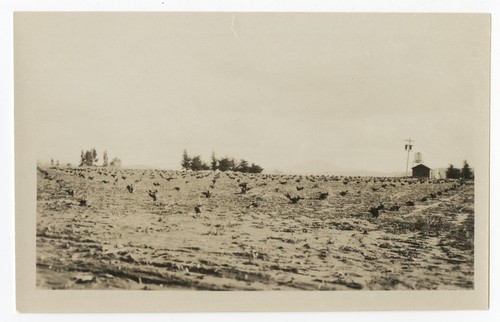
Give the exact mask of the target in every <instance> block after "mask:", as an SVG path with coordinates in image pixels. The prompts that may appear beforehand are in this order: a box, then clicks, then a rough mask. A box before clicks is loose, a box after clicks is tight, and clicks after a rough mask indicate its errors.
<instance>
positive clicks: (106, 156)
mask: <svg viewBox="0 0 500 322" xmlns="http://www.w3.org/2000/svg"><path fill="white" fill-rule="evenodd" d="M102 166H103V167H107V166H109V163H108V151H106V150H105V151H104V154H103V155H102Z"/></svg>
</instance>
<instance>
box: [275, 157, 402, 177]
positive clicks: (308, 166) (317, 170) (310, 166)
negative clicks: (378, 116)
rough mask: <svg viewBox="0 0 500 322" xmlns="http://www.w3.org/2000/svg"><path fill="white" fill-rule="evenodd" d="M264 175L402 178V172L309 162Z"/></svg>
mask: <svg viewBox="0 0 500 322" xmlns="http://www.w3.org/2000/svg"><path fill="white" fill-rule="evenodd" d="M266 173H274V174H279V173H284V174H301V175H339V176H373V177H403V176H404V175H405V173H404V172H399V171H393V172H380V171H367V170H358V169H345V168H343V167H340V166H338V165H336V164H333V163H331V162H329V161H324V160H311V161H306V162H301V163H298V164H294V165H289V166H285V167H283V168H280V169H271V170H268V171H266Z"/></svg>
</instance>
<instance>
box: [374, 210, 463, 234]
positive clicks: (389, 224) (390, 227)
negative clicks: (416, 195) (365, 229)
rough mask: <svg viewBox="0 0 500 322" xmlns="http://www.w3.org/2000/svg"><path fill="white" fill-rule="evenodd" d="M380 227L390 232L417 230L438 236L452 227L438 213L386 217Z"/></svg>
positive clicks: (402, 232)
mask: <svg viewBox="0 0 500 322" xmlns="http://www.w3.org/2000/svg"><path fill="white" fill-rule="evenodd" d="M381 225H382V227H383V228H385V229H386V230H387V231H388V232H390V233H401V234H404V233H407V232H417V233H420V234H422V235H426V236H440V235H441V234H443V233H445V232H448V231H449V230H450V229H451V228H452V226H453V225H452V224H451V223H450V222H449V221H447V220H446V218H444V217H442V216H438V215H416V216H413V217H409V218H394V217H391V218H386V219H385V220H384V221H383V223H381Z"/></svg>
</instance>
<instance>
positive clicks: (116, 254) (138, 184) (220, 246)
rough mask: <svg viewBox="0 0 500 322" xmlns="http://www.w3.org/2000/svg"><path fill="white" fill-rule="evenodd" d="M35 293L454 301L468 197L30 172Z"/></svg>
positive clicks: (470, 216) (447, 192)
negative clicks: (311, 294) (382, 296)
mask: <svg viewBox="0 0 500 322" xmlns="http://www.w3.org/2000/svg"><path fill="white" fill-rule="evenodd" d="M37 176H38V187H37V259H36V263H37V287H38V288H42V289H136V290H137V289H141V290H155V289H196V290H400V289H401V290H431V289H439V290H454V289H472V288H473V286H474V284H473V281H474V252H473V250H474V185H473V182H460V181H454V180H416V179H406V178H368V177H339V176H298V175H296V176H292V175H266V174H255V175H254V174H243V173H233V172H211V171H205V172H187V173H186V172H179V171H164V170H128V169H113V168H76V169H73V168H38V169H37Z"/></svg>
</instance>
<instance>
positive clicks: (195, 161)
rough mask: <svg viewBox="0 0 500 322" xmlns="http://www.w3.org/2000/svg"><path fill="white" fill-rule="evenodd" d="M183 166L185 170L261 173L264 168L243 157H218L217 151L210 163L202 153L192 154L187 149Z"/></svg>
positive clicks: (183, 155)
mask: <svg viewBox="0 0 500 322" xmlns="http://www.w3.org/2000/svg"><path fill="white" fill-rule="evenodd" d="M181 166H182V168H183V169H184V170H193V171H200V170H213V171H215V170H219V171H237V172H243V173H261V172H262V171H263V170H264V169H263V168H262V167H261V166H259V165H257V164H255V163H252V164H250V163H249V162H248V161H246V160H244V159H241V160H239V161H236V159H235V158H230V157H222V158H216V157H215V152H212V156H211V158H210V164H208V163H206V162H204V161H203V160H202V159H201V156H200V155H195V156H190V155H189V154H188V153H187V151H186V150H184V152H183V154H182V160H181Z"/></svg>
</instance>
